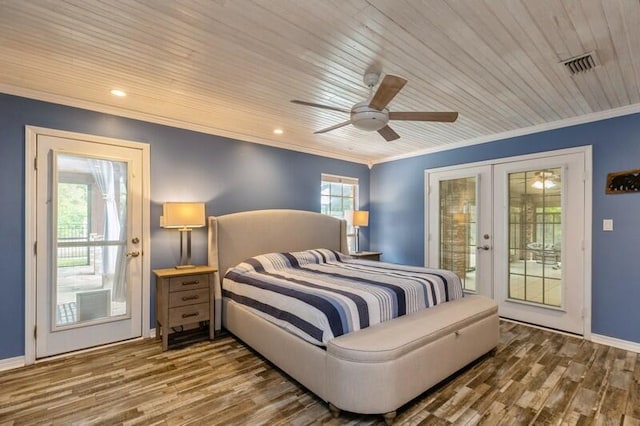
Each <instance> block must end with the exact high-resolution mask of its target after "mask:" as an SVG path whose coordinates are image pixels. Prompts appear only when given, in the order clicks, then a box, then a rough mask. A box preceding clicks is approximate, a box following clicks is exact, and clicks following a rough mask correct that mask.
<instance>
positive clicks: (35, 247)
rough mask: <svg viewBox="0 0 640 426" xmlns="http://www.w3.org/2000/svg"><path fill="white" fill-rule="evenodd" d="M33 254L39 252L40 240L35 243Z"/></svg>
mask: <svg viewBox="0 0 640 426" xmlns="http://www.w3.org/2000/svg"><path fill="white" fill-rule="evenodd" d="M33 254H38V242H37V241H36V242H34V243H33Z"/></svg>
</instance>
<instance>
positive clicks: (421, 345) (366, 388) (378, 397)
mask: <svg viewBox="0 0 640 426" xmlns="http://www.w3.org/2000/svg"><path fill="white" fill-rule="evenodd" d="M498 339H499V324H498V307H497V305H496V303H495V302H494V301H493V300H491V299H489V298H486V297H482V296H466V297H464V298H462V299H458V300H455V301H452V302H447V303H443V304H440V305H438V306H435V307H433V308H430V309H427V310H425V311H421V312H418V313H415V314H412V315H407V316H405V317H401V318H398V319H396V320H394V321H389V322H385V323H381V324H377V325H375V326H372V327H369V328H366V329H364V330H360V331H358V332H357V333H352V334H349V335H344V336H340V337H338V338H335V339H333V340H331V341H330V342H329V343H328V345H327V383H326V386H327V387H326V400H327V401H328V402H329V403H330V404H331V406H332V411H334V412H335V411H336V408H337V409H342V410H346V411H351V412H355V413H362V414H387V416H385V419H386V420H387V421H390V420H391V419H392V418H393V416H394V415H395V410H396V409H398V408H399V407H401V406H402V405H404V404H405V403H407V402H409V401H410V400H412V399H413V398H415V397H416V396H418V395H420V394H421V393H423V392H424V391H426V390H427V389H429V388H430V387H432V386H433V385H435V384H437V383H438V382H440V381H441V380H443V379H445V378H446V377H448V376H449V375H451V374H452V373H454V372H456V371H457V370H459V369H460V368H462V367H464V366H465V365H467V364H469V363H470V362H471V361H473V360H475V359H477V358H478V357H480V356H482V355H484V354H485V353H487V352H489V351H490V350H492V349H493V348H495V347H496V346H497V344H498Z"/></svg>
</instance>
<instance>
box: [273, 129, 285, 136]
mask: <svg viewBox="0 0 640 426" xmlns="http://www.w3.org/2000/svg"><path fill="white" fill-rule="evenodd" d="M273 133H275V134H276V135H281V134H283V133H284V130H282V129H273Z"/></svg>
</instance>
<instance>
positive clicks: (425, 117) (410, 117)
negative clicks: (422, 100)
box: [389, 111, 458, 123]
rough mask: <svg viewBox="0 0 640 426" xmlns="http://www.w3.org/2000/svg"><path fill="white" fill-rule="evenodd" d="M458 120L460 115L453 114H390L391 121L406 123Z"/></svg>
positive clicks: (399, 112)
mask: <svg viewBox="0 0 640 426" xmlns="http://www.w3.org/2000/svg"><path fill="white" fill-rule="evenodd" d="M457 119H458V113H457V112H454V111H451V112H435V111H433V112H426V111H425V112H401V111H395V112H394V111H391V112H389V120H405V121H441V122H445V123H453V122H454V121H456V120H457Z"/></svg>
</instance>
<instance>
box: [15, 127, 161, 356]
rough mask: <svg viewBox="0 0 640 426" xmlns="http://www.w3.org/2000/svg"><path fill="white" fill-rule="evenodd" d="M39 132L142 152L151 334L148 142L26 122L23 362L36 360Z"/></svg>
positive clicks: (145, 329) (145, 327) (145, 306)
mask: <svg viewBox="0 0 640 426" xmlns="http://www.w3.org/2000/svg"><path fill="white" fill-rule="evenodd" d="M38 135H46V136H53V137H58V138H66V139H77V140H81V141H84V142H89V143H100V144H106V145H115V146H124V147H128V148H133V149H139V150H141V152H142V235H141V240H142V245H141V248H142V251H143V253H144V255H143V256H142V272H141V273H142V312H141V314H142V337H143V338H145V337H149V335H150V331H151V330H150V325H149V324H150V319H149V315H150V310H151V304H150V300H151V291H150V283H151V278H150V271H151V256H150V254H151V251H150V247H151V244H150V243H151V239H150V229H151V227H150V223H151V222H150V199H151V198H150V194H151V191H150V180H151V170H150V168H151V167H150V147H149V144H147V143H142V142H132V141H126V140H122V139H114V138H108V137H103V136H95V135H89V134H84V133H75V132H69V131H64V130H56V129H48V128H44V127H36V126H25V198H24V207H25V212H24V214H25V216H24V223H25V235H24V237H25V238H24V241H25V245H24V248H25V253H24V259H25V262H24V263H25V271H24V284H25V321H24V322H25V334H24V345H25V348H24V358H25V365H29V364H33V363H34V362H35V361H36V339H35V332H34V330H35V326H36V312H37V306H36V253H35V250H34V247H35V243H36V224H37V217H36V195H37V171H36V166H35V158H36V153H37V137H38Z"/></svg>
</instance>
